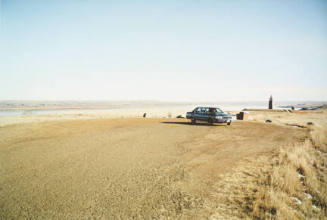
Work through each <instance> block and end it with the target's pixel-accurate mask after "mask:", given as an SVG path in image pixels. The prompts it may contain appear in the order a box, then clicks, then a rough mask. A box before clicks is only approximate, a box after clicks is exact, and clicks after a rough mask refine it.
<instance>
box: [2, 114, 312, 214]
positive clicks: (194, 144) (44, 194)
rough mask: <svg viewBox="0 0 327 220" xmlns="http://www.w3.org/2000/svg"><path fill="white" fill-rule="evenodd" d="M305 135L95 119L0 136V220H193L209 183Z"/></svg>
mask: <svg viewBox="0 0 327 220" xmlns="http://www.w3.org/2000/svg"><path fill="white" fill-rule="evenodd" d="M305 135H306V131H305V129H300V128H293V127H285V126H277V125H273V124H263V123H256V122H237V123H233V124H232V126H225V125H222V126H220V125H216V126H207V125H190V124H189V123H188V122H186V121H185V120H183V119H97V120H80V121H59V122H43V123H28V124H19V125H9V126H5V127H2V128H0V137H1V138H0V218H19V217H21V218H33V219H36V218H39V219H48V218H60V219H72V218H74V219H76V218H88V217H97V218H110V217H111V218H132V217H136V218H156V217H171V218H174V217H181V216H184V217H185V216H193V217H194V216H196V217H201V216H202V217H207V216H206V215H209V213H207V214H206V213H204V212H201V210H202V209H203V207H204V206H205V205H206V204H208V203H210V198H209V197H210V196H209V195H210V190H211V188H210V187H211V186H213V183H215V182H217V181H219V180H220V178H223V175H224V173H226V172H231V170H232V168H233V167H235V166H237V165H238V163H239V162H240V161H241V160H244V159H245V158H247V159H249V160H255V158H256V156H258V155H260V154H265V153H267V152H271V151H272V150H274V149H275V148H276V147H278V146H281V145H283V144H289V143H293V142H296V141H300V140H301V139H303V138H304V136H305Z"/></svg>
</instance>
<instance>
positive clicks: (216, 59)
mask: <svg viewBox="0 0 327 220" xmlns="http://www.w3.org/2000/svg"><path fill="white" fill-rule="evenodd" d="M0 1H1V0H0ZM0 35H1V36H0V83H1V85H0V99H70V100H71V99H74V100H75V99H86V100H90V99H102V100H103V99H105V100H121V99H123V100H138V99H142V100H147V99H155V100H172V101H179V100H180V101H191V100H194V101H196V100H198V101H219V100H234V101H236V100H241V101H247V100H266V99H268V97H269V96H270V94H273V96H274V97H275V99H277V100H323V101H326V100H327V99H326V97H327V1H326V0H321V1H318V0H316V1H315V0H304V1H300V0H291V1H286V0H280V1H278V0H272V1H268V0H264V1H262V0H259V1H254V0H253V1H250V0H249V1H245V0H240V1H238V0H235V1H227V0H226V1H217V0H212V1H205V0H204V1H198V0H197V1H190V0H189V1H168V0H164V1H100V0H93V1H91V0H62V1H61V0H48V1H47V0H39V1H36V0H29V1H26V0H2V1H1V30H0Z"/></svg>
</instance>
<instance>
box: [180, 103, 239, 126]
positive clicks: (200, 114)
mask: <svg viewBox="0 0 327 220" xmlns="http://www.w3.org/2000/svg"><path fill="white" fill-rule="evenodd" d="M186 118H187V119H191V122H192V124H195V123H196V121H205V122H208V123H209V124H213V123H227V125H230V124H231V123H232V121H234V120H235V116H234V115H232V114H228V113H225V112H223V111H222V110H221V109H220V108H214V107H197V108H195V109H194V110H193V111H192V112H187V113H186Z"/></svg>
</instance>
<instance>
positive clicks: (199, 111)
mask: <svg viewBox="0 0 327 220" xmlns="http://www.w3.org/2000/svg"><path fill="white" fill-rule="evenodd" d="M202 111H203V108H201V107H198V108H196V110H195V112H194V117H195V119H196V120H202Z"/></svg>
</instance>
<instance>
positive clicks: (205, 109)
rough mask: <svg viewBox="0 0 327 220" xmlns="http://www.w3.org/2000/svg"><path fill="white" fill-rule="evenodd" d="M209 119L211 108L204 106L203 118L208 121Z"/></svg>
mask: <svg viewBox="0 0 327 220" xmlns="http://www.w3.org/2000/svg"><path fill="white" fill-rule="evenodd" d="M208 119H209V108H204V111H203V114H202V120H203V121H208Z"/></svg>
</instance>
